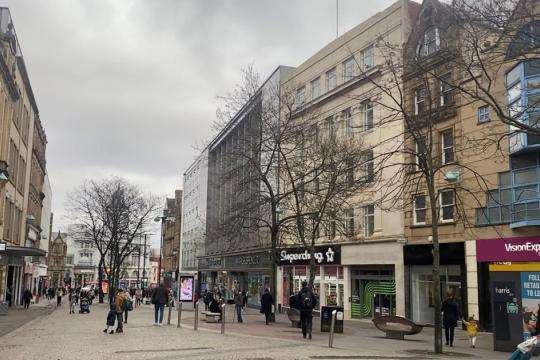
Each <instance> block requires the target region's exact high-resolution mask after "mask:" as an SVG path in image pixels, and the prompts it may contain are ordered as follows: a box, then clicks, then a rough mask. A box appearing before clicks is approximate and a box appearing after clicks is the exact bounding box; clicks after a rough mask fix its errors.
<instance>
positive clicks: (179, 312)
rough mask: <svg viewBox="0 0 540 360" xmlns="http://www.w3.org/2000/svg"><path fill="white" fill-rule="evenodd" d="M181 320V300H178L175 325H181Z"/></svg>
mask: <svg viewBox="0 0 540 360" xmlns="http://www.w3.org/2000/svg"><path fill="white" fill-rule="evenodd" d="M181 321H182V302H181V301H180V300H178V324H177V325H176V327H177V328H179V327H181V326H180V322H181Z"/></svg>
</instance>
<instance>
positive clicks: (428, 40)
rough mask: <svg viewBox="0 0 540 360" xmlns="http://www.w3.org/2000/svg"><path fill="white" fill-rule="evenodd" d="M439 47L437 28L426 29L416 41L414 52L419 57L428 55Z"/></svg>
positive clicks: (439, 39) (439, 40)
mask: <svg viewBox="0 0 540 360" xmlns="http://www.w3.org/2000/svg"><path fill="white" fill-rule="evenodd" d="M440 48H441V38H440V31H439V28H430V29H427V30H426V32H425V33H424V36H422V37H421V38H420V40H419V42H418V47H417V49H416V53H417V55H418V56H419V57H423V56H430V55H431V54H433V53H435V52H436V51H438V50H439V49H440Z"/></svg>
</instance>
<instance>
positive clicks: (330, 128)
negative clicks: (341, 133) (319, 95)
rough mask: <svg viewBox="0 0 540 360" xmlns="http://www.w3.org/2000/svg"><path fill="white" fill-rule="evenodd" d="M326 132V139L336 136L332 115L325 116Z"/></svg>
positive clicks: (332, 138)
mask: <svg viewBox="0 0 540 360" xmlns="http://www.w3.org/2000/svg"><path fill="white" fill-rule="evenodd" d="M325 121H326V132H327V135H328V140H334V139H335V138H336V130H335V128H334V119H333V117H332V116H330V117H328V118H326V120H325Z"/></svg>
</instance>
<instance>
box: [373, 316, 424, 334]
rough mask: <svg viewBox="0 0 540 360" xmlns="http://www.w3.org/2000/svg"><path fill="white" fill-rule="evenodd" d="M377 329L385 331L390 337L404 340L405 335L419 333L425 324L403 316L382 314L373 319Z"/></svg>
mask: <svg viewBox="0 0 540 360" xmlns="http://www.w3.org/2000/svg"><path fill="white" fill-rule="evenodd" d="M372 321H373V324H374V325H375V326H376V327H377V329H379V330H381V331H384V332H385V333H386V337H387V338H389V339H397V340H404V339H405V335H415V334H418V333H419V332H420V331H422V329H423V328H424V325H421V324H417V323H415V322H414V321H411V320H409V319H406V318H404V317H401V316H395V315H389V316H380V317H377V318H375V319H373V320H372Z"/></svg>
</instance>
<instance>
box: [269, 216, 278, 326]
mask: <svg viewBox="0 0 540 360" xmlns="http://www.w3.org/2000/svg"><path fill="white" fill-rule="evenodd" d="M277 226H278V225H276V229H272V230H271V234H270V237H271V239H270V240H271V241H270V293H271V294H272V298H273V299H274V304H275V306H274V308H275V309H276V310H277V303H278V301H277V284H278V282H277V262H278V261H277V239H278V236H279V233H278V228H277ZM270 320H271V321H272V322H275V321H276V318H275V314H272V316H271V318H270Z"/></svg>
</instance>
